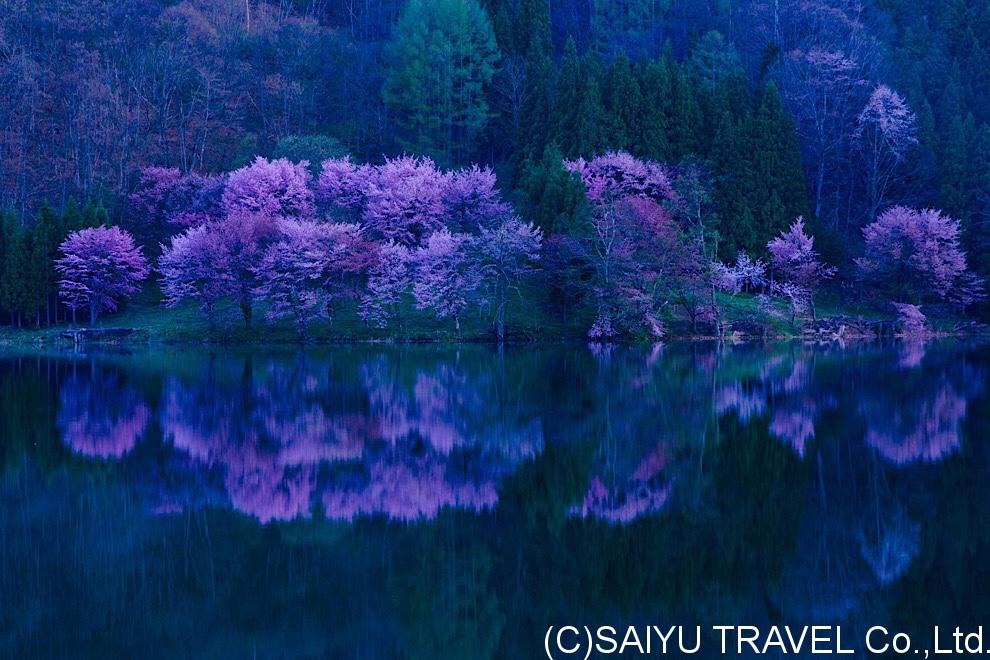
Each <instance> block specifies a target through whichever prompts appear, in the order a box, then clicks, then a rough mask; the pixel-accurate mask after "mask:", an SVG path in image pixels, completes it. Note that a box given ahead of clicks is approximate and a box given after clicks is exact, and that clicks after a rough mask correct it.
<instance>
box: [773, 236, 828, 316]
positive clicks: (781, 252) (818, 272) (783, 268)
mask: <svg viewBox="0 0 990 660" xmlns="http://www.w3.org/2000/svg"><path fill="white" fill-rule="evenodd" d="M767 250H769V252H770V265H771V266H772V267H773V270H774V271H775V272H777V273H779V274H780V276H781V279H782V282H781V283H782V284H789V285H792V287H796V288H797V289H800V290H801V291H797V290H794V289H789V290H788V291H789V293H788V295H787V297H789V298H791V299H795V298H800V299H802V300H803V301H806V302H807V305H808V307H809V308H810V310H811V315H812V318H814V317H815V305H814V297H815V292H816V291H817V290H818V287H819V286H820V285H821V282H822V280H825V279H828V278H830V277H832V276H833V275H835V268H833V267H831V266H826V265H825V264H824V263H822V261H821V259H820V257H819V255H818V252H817V251H816V250H815V239H814V237H813V236H809V235H808V234H807V233H805V231H804V218H801V217H799V218H798V219H797V220H795V221H794V223H793V224H792V225H791V226H790V228H789V229H788V230H787V231H785V232H782V233H781V234H780V236H777V237H776V238H773V239H771V240H770V242H769V243H767ZM785 293H786V292H785Z"/></svg>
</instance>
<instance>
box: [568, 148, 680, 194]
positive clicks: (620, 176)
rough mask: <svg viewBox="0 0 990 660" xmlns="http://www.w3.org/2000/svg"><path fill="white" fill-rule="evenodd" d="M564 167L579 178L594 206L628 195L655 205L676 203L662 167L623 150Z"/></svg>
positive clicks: (570, 163) (668, 173) (571, 163)
mask: <svg viewBox="0 0 990 660" xmlns="http://www.w3.org/2000/svg"><path fill="white" fill-rule="evenodd" d="M564 167H565V168H566V169H568V170H570V171H572V172H575V173H577V174H578V175H579V176H580V177H581V180H582V181H583V182H584V185H585V187H586V188H587V190H588V199H589V200H590V201H591V202H592V203H593V204H601V203H605V202H607V201H608V200H609V199H613V200H614V199H620V198H622V197H628V196H634V197H646V198H649V199H652V200H653V201H655V202H658V203H665V202H673V201H676V200H677V194H676V193H675V192H674V188H673V185H672V183H671V179H670V172H669V170H668V169H667V167H666V166H665V165H663V164H662V163H656V162H653V161H644V160H640V159H638V158H636V157H634V156H632V155H630V154H628V153H626V152H624V151H619V152H608V153H606V154H605V155H603V156H597V157H596V158H593V159H592V160H590V161H586V160H585V159H583V158H578V159H577V160H571V161H564Z"/></svg>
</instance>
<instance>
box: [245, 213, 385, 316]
mask: <svg viewBox="0 0 990 660" xmlns="http://www.w3.org/2000/svg"><path fill="white" fill-rule="evenodd" d="M364 245H365V244H364V242H363V241H362V240H361V230H360V227H358V226H357V225H353V224H321V223H317V222H313V221H309V220H282V221H281V222H280V223H279V238H278V239H277V240H276V241H275V242H274V243H272V244H271V245H270V246H269V247H268V248H267V250H266V251H265V253H264V256H263V257H262V258H261V261H260V262H259V263H258V264H257V266H256V267H255V272H256V274H257V277H258V281H259V284H258V286H257V288H256V289H255V294H256V295H258V296H261V297H263V298H265V299H266V300H268V302H269V307H268V313H267V316H268V319H269V320H272V321H274V320H278V319H282V318H286V317H291V318H292V319H293V321H294V323H295V324H296V328H297V329H298V331H299V333H300V334H301V335H304V334H305V333H306V329H307V327H308V326H309V325H310V324H311V323H312V322H313V321H314V320H316V319H318V318H329V317H330V314H331V307H330V306H331V304H332V303H333V301H335V300H337V299H339V298H341V297H343V296H344V295H346V289H345V287H344V285H343V284H344V283H343V281H342V279H341V277H340V276H341V274H342V273H344V272H353V271H358V270H360V269H361V264H362V255H360V254H355V253H354V252H355V251H356V250H361V249H363V248H364Z"/></svg>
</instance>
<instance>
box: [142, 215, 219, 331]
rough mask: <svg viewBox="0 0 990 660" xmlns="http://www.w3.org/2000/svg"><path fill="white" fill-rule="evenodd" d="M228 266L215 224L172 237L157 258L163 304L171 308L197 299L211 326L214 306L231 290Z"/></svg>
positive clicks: (195, 228)
mask: <svg viewBox="0 0 990 660" xmlns="http://www.w3.org/2000/svg"><path fill="white" fill-rule="evenodd" d="M229 266H230V253H229V252H228V249H227V243H226V242H225V241H224V237H223V236H222V235H221V233H220V232H219V231H218V230H217V227H216V226H215V225H213V224H209V225H200V226H198V227H193V228H191V229H189V230H187V231H186V232H184V233H182V234H178V235H177V236H173V237H172V241H171V243H170V245H168V246H162V255H161V257H159V259H158V270H159V271H160V272H161V275H162V277H161V285H162V292H163V293H164V294H165V304H166V305H167V306H169V307H174V306H175V305H177V304H179V302H181V301H182V300H184V299H186V298H191V299H193V300H197V301H199V303H200V309H201V310H202V311H203V312H204V313H205V314H206V316H207V318H208V319H209V320H210V324H211V325H213V324H214V323H215V320H216V318H215V315H216V305H217V303H218V302H219V301H220V300H222V299H223V298H225V297H227V296H229V295H230V293H231V291H232V289H233V284H234V278H233V275H232V273H231V272H230V267H229Z"/></svg>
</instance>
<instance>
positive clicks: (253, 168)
mask: <svg viewBox="0 0 990 660" xmlns="http://www.w3.org/2000/svg"><path fill="white" fill-rule="evenodd" d="M308 165H309V163H307V162H305V161H303V162H301V163H292V162H290V161H288V160H286V159H285V158H279V159H277V160H271V161H269V160H267V159H265V158H262V157H261V156H259V157H258V158H255V159H254V162H253V163H251V164H250V165H248V166H246V167H242V168H241V169H239V170H236V171H234V172H231V174H230V177H229V178H228V179H227V185H226V187H225V188H224V191H223V209H224V211H225V212H226V214H227V215H232V214H246V213H247V214H256V215H259V216H267V217H269V218H273V219H274V218H309V217H311V216H312V215H313V214H314V213H315V211H316V208H315V206H314V204H313V191H312V190H311V189H310V179H311V178H312V177H311V175H310V173H309V169H308V168H307V166H308Z"/></svg>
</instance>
